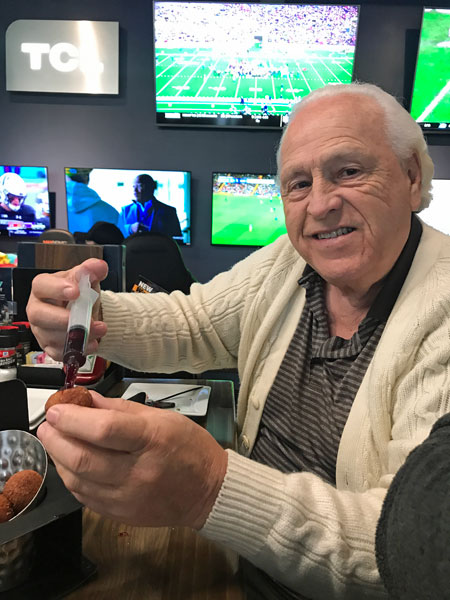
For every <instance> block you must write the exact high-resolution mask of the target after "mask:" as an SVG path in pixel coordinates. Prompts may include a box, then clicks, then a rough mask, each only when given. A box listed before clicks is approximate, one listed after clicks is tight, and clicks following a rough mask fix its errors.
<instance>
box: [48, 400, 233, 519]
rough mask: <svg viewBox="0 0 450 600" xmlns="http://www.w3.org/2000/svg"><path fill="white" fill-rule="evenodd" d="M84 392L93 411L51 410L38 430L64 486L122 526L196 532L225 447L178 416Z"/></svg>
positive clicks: (221, 471)
mask: <svg viewBox="0 0 450 600" xmlns="http://www.w3.org/2000/svg"><path fill="white" fill-rule="evenodd" d="M91 394H92V397H93V400H94V406H95V408H85V407H81V406H75V405H70V404H60V405H56V406H53V407H51V408H50V409H49V410H48V412H47V422H44V423H43V424H42V425H41V426H40V427H39V429H38V436H39V438H40V439H41V441H42V442H43V444H44V446H45V448H46V449H47V451H48V453H49V455H50V456H51V458H52V459H53V461H54V463H55V466H56V469H57V471H58V473H59V475H60V476H61V478H62V479H63V481H64V483H65V485H66V487H67V488H68V489H69V490H70V491H71V492H72V493H73V494H74V495H75V497H76V498H77V499H78V500H79V501H80V502H81V503H82V504H84V505H85V506H88V507H89V508H91V509H92V510H94V511H96V512H98V513H100V514H103V515H105V516H107V517H110V518H113V519H116V520H118V521H121V522H123V523H129V524H131V525H142V526H154V527H160V526H188V527H193V528H195V529H200V528H201V527H202V526H203V524H204V523H205V521H206V518H207V517H208V514H209V512H210V511H211V508H212V507H213V505H214V502H215V500H216V498H217V494H218V493H219V490H220V488H221V485H222V482H223V479H224V477H225V472H226V468H227V454H226V452H225V450H224V449H223V448H222V447H221V446H220V445H219V444H218V443H217V442H216V441H215V440H214V438H213V437H212V436H211V435H210V434H209V433H208V432H207V431H206V430H205V429H203V428H202V427H200V425H197V424H196V423H194V422H193V421H191V420H190V419H188V418H187V417H184V416H182V415H180V414H178V413H175V412H172V411H167V410H162V409H158V408H150V407H148V406H142V405H140V404H137V403H135V402H130V401H127V400H123V399H121V398H104V397H103V396H101V395H100V394H97V393H96V392H92V391H91Z"/></svg>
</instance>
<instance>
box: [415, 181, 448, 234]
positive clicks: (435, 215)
mask: <svg viewBox="0 0 450 600" xmlns="http://www.w3.org/2000/svg"><path fill="white" fill-rule="evenodd" d="M419 217H420V218H421V219H422V220H423V221H425V223H427V224H428V225H431V227H434V228H435V229H438V230H439V231H442V232H443V233H446V234H448V235H450V179H433V199H432V200H431V202H430V206H429V207H428V208H425V209H424V210H422V211H421V212H420V213H419Z"/></svg>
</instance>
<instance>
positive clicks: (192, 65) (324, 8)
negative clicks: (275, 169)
mask: <svg viewBox="0 0 450 600" xmlns="http://www.w3.org/2000/svg"><path fill="white" fill-rule="evenodd" d="M358 18H359V6H333V5H324V4H321V5H303V4H264V3H263V4H259V3H258V4H250V3H242V2H233V3H232V2H165V1H156V2H155V3H154V45H155V93H156V121H157V123H158V124H159V125H194V126H198V125H207V126H211V125H212V126H216V127H260V128H261V127H265V128H281V127H282V126H283V125H284V124H285V123H286V121H287V120H288V115H289V112H290V110H291V108H292V106H293V104H294V103H295V102H296V101H298V100H299V99H301V98H302V97H303V96H306V95H307V94H308V93H309V92H311V91H312V90H314V89H316V88H319V87H323V86H325V85H332V84H338V83H350V82H351V80H352V73H353V61H354V54H355V45H356V33H357V26H358Z"/></svg>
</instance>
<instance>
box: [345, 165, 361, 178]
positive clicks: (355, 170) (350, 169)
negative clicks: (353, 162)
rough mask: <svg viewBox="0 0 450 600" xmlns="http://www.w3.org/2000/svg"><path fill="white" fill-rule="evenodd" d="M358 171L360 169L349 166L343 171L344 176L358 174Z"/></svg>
mask: <svg viewBox="0 0 450 600" xmlns="http://www.w3.org/2000/svg"><path fill="white" fill-rule="evenodd" d="M358 173H359V169H358V168H356V167H348V168H347V169H343V170H342V171H341V175H342V177H354V176H355V175H358Z"/></svg>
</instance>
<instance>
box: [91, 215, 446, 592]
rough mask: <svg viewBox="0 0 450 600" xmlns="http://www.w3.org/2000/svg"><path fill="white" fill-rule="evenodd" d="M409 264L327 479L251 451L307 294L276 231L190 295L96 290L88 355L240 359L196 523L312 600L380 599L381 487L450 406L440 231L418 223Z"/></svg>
mask: <svg viewBox="0 0 450 600" xmlns="http://www.w3.org/2000/svg"><path fill="white" fill-rule="evenodd" d="M423 228H424V230H423V234H422V238H421V241H420V244H419V247H418V249H417V252H416V255H415V258H414V261H413V264H412V266H411V269H410V272H409V274H408V276H407V278H406V281H405V283H404V285H403V288H402V290H401V292H400V295H399V297H398V300H397V302H396V304H395V306H394V308H393V310H392V313H391V315H390V318H389V320H388V322H387V325H386V328H385V330H384V332H383V335H382V337H381V340H380V342H379V344H378V347H377V349H376V352H375V354H374V357H373V359H372V361H371V364H370V365H369V368H368V370H367V372H366V375H365V377H364V379H363V381H362V384H361V387H360V389H359V391H358V393H357V395H356V398H355V400H354V403H353V406H352V409H351V411H350V414H349V417H348V420H347V423H346V426H345V428H344V431H343V435H342V439H341V442H340V445H339V452H338V457H337V465H336V487H333V486H332V485H330V484H328V483H324V482H323V481H322V480H321V479H320V478H319V477H318V476H316V475H313V474H311V473H292V474H282V473H280V472H278V471H277V470H275V469H272V468H269V467H266V466H265V465H260V464H258V463H255V462H254V461H251V460H250V459H249V458H248V456H249V455H250V452H251V449H252V446H253V444H254V441H255V438H256V435H257V431H258V426H259V421H260V418H261V414H262V411H263V408H264V402H265V400H266V397H267V394H268V391H269V389H270V387H271V385H272V383H273V380H274V377H275V375H276V373H277V370H278V367H279V365H280V363H281V361H282V359H283V357H284V354H285V352H286V350H287V347H288V345H289V342H290V340H291V338H292V335H293V333H294V330H295V327H296V325H297V323H298V320H299V318H300V314H301V311H302V309H303V306H304V300H305V297H304V290H303V288H301V287H300V286H299V285H298V283H297V281H298V279H299V278H300V276H301V275H302V272H303V268H304V266H305V263H304V261H303V260H302V259H301V258H300V257H299V255H298V254H297V253H296V251H295V250H294V249H293V247H292V246H291V244H290V242H289V240H288V239H287V236H283V237H281V238H279V239H278V240H277V241H276V242H275V243H274V244H272V245H270V246H267V247H265V248H263V249H261V250H259V251H257V252H255V253H253V254H252V255H250V256H249V257H248V258H246V259H245V260H243V261H242V262H240V263H238V264H237V265H235V266H234V267H233V268H232V269H231V270H230V271H228V272H225V273H222V274H220V275H218V276H216V277H215V278H214V279H212V280H211V281H210V282H208V283H207V284H203V285H201V284H194V285H193V286H192V288H191V294H190V295H189V296H184V295H183V294H182V293H181V292H173V293H172V294H171V295H170V296H167V295H166V294H113V293H111V292H103V293H102V309H103V316H104V320H105V321H106V323H107V324H108V333H107V335H106V336H105V337H104V339H103V340H102V342H101V344H100V350H99V354H101V356H104V357H106V358H108V359H110V360H113V361H115V362H118V363H121V364H123V365H125V366H128V367H132V368H134V369H136V370H143V371H155V372H167V373H170V372H175V371H179V370H187V371H191V372H202V371H205V370H210V369H215V368H226V367H235V366H236V365H237V367H238V369H239V376H240V381H241V388H240V395H239V402H238V411H237V417H238V432H239V453H236V452H233V451H228V459H229V461H228V470H227V474H226V477H225V480H224V483H223V485H222V489H221V491H220V494H219V496H218V498H217V500H216V503H215V505H214V507H213V509H212V511H211V513H210V515H209V517H208V519H207V522H206V524H205V526H204V527H203V529H202V534H203V535H205V536H206V537H208V538H210V539H213V540H216V541H218V542H221V543H223V544H225V545H226V546H228V547H229V548H232V549H234V550H236V551H237V552H238V553H239V554H241V555H242V556H245V557H246V558H247V559H249V560H250V561H252V562H253V563H255V564H256V565H257V566H259V567H261V568H262V569H264V570H265V571H267V572H268V573H269V574H271V575H272V576H273V577H274V578H276V579H277V580H279V581H280V582H282V583H284V584H285V585H287V586H289V587H291V588H292V589H294V590H297V591H299V592H301V593H302V594H304V595H305V596H307V597H308V598H311V599H314V600H316V599H317V600H318V599H321V600H331V599H334V598H345V599H348V600H350V599H352V600H361V599H362V598H370V599H371V598H374V599H375V598H385V597H386V593H385V591H384V588H383V587H382V584H381V582H380V578H379V575H378V571H377V567H376V561H375V554H374V547H375V544H374V538H375V529H376V524H377V520H378V517H379V514H380V511H381V506H382V502H383V499H384V496H385V492H386V489H387V487H388V486H389V484H390V482H391V480H392V478H393V475H394V474H395V473H396V471H397V470H398V468H399V467H400V465H401V464H402V463H403V462H404V460H405V458H406V456H407V455H408V453H409V452H410V450H411V449H412V448H414V447H415V446H417V445H418V444H419V443H421V442H422V441H423V440H424V439H425V438H426V437H427V435H428V433H429V431H430V429H431V426H432V425H433V423H434V422H435V421H436V419H437V418H438V417H440V416H441V415H443V414H445V413H446V412H448V411H450V361H449V357H450V237H447V236H445V235H444V234H441V233H438V232H437V231H435V230H433V229H431V228H430V227H428V226H427V225H423Z"/></svg>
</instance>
